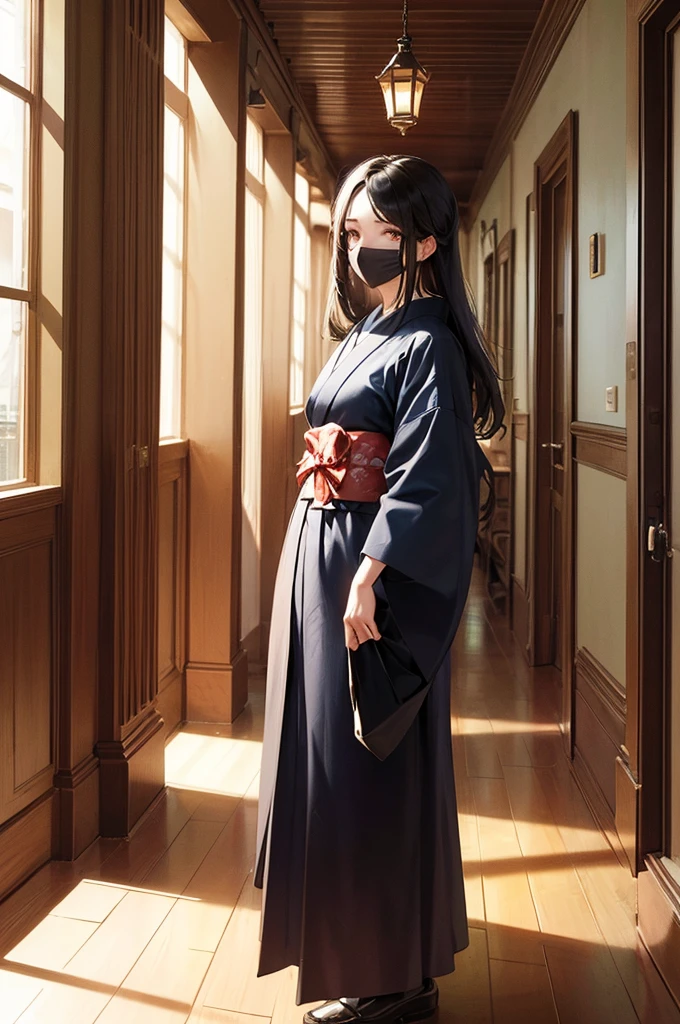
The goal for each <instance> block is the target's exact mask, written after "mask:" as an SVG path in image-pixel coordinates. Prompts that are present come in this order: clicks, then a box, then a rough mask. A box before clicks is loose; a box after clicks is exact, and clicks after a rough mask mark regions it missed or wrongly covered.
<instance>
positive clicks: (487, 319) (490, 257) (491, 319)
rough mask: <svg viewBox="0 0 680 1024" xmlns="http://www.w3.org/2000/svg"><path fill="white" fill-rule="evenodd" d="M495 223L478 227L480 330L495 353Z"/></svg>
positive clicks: (496, 309)
mask: <svg viewBox="0 0 680 1024" xmlns="http://www.w3.org/2000/svg"><path fill="white" fill-rule="evenodd" d="M497 233H498V228H497V223H496V219H495V218H494V220H493V221H492V222H491V224H490V225H489V226H488V227H487V224H486V221H484V220H483V221H482V222H481V225H480V244H481V255H482V261H481V262H482V273H483V280H482V289H483V290H482V330H483V331H484V336H485V337H486V339H487V342H488V345H489V348H490V350H491V351H492V352H493V353H495V352H496V332H497V326H498V325H497V316H498V302H497V271H498V263H497V252H496V250H497V241H498V238H497Z"/></svg>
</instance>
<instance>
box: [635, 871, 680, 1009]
mask: <svg viewBox="0 0 680 1024" xmlns="http://www.w3.org/2000/svg"><path fill="white" fill-rule="evenodd" d="M644 866H645V868H646V870H644V871H641V872H640V874H639V875H638V930H639V932H640V935H641V937H642V941H643V942H644V944H645V946H646V947H647V949H648V950H649V954H650V956H651V958H652V960H653V961H654V963H655V964H656V967H657V969H658V971H659V973H660V974H661V977H662V978H663V980H664V981H665V982H666V985H667V986H668V990H669V992H670V993H671V995H672V996H673V999H674V1000H675V1002H676V1003H677V1004H678V1007H680V885H678V882H677V881H676V879H675V878H673V877H672V876H671V875H670V873H669V872H668V870H667V868H666V867H665V865H664V863H663V860H662V859H661V858H660V857H657V856H656V855H650V856H648V857H645V865H644Z"/></svg>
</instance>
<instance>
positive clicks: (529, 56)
mask: <svg viewBox="0 0 680 1024" xmlns="http://www.w3.org/2000/svg"><path fill="white" fill-rule="evenodd" d="M584 3H585V0H546V3H545V4H544V5H543V9H542V11H541V13H540V15H539V16H538V21H537V22H536V27H535V28H534V31H533V33H532V36H531V39H530V40H529V45H528V46H527V48H526V52H525V54H524V58H523V59H522V63H521V64H520V66H519V70H518V72H517V75H516V77H515V82H514V84H513V87H512V90H511V92H510V96H509V97H508V102H507V103H506V105H505V109H504V111H503V114H502V117H501V119H500V121H499V123H498V127H497V128H496V131H495V133H494V136H493V138H492V140H491V143H490V145H489V148H488V150H487V156H486V160H485V162H484V167H483V168H482V171H481V173H480V175H479V177H478V178H477V181H476V183H475V187H474V189H473V190H472V195H471V197H470V203H469V205H468V208H467V211H466V216H465V226H466V228H467V230H469V229H470V228H471V227H472V225H473V224H474V222H475V220H476V218H477V215H478V213H479V210H480V207H481V205H482V203H483V202H484V200H485V198H486V195H487V193H488V191H489V189H490V188H491V186H492V185H493V182H494V180H495V178H496V175H497V174H498V172H499V170H500V169H501V166H502V164H503V161H504V160H505V158H506V156H507V154H508V152H509V150H510V146H511V144H512V142H513V140H514V138H515V136H516V135H517V133H518V132H519V130H520V128H521V127H522V124H523V123H524V120H525V118H526V116H527V114H528V113H529V111H530V110H531V107H532V105H533V103H534V101H535V99H536V97H537V96H538V94H539V92H540V91H541V89H542V87H543V84H544V83H545V80H546V78H547V77H548V75H549V73H550V70H551V69H552V66H553V64H554V63H555V60H556V59H557V56H558V54H559V52H560V50H561V49H562V47H563V46H564V43H565V40H566V39H567V37H568V35H569V33H570V32H571V30H572V28H573V27H574V22H575V21H576V19H577V18H578V16H579V14H580V12H581V8H582V7H583V5H584Z"/></svg>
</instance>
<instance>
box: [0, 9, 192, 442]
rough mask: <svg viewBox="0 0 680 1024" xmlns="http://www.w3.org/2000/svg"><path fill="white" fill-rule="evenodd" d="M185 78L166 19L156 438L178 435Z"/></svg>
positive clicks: (181, 54)
mask: <svg viewBox="0 0 680 1024" xmlns="http://www.w3.org/2000/svg"><path fill="white" fill-rule="evenodd" d="M0 2H2V0H0ZM186 78H187V52H186V41H185V39H184V37H183V36H182V34H181V33H180V32H179V31H178V30H177V29H176V28H175V26H174V25H173V23H172V22H171V21H170V19H169V18H167V17H166V19H165V146H164V154H163V166H164V181H163V307H162V333H161V394H160V436H161V439H163V438H170V437H180V436H181V433H182V361H183V350H184V344H183V342H184V282H185V273H184V267H185V255H184V235H185V232H184V224H185V213H186V202H185V181H186V122H187V117H188V113H189V98H188V96H187V80H186Z"/></svg>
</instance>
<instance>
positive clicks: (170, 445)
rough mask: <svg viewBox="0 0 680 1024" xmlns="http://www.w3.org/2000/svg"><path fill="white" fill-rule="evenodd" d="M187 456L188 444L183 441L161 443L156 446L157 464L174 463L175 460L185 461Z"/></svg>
mask: <svg viewBox="0 0 680 1024" xmlns="http://www.w3.org/2000/svg"><path fill="white" fill-rule="evenodd" d="M188 454H189V442H188V441H186V440H184V439H178V440H172V441H161V442H160V444H159V446H158V464H159V466H162V465H164V464H165V463H166V462H174V461H175V460H176V459H186V457H187V455H188Z"/></svg>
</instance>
